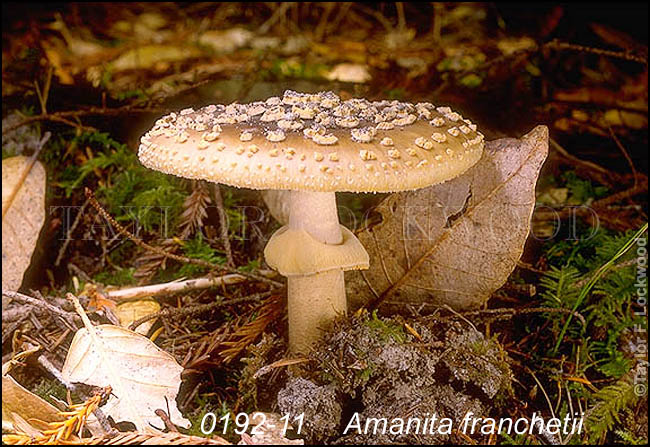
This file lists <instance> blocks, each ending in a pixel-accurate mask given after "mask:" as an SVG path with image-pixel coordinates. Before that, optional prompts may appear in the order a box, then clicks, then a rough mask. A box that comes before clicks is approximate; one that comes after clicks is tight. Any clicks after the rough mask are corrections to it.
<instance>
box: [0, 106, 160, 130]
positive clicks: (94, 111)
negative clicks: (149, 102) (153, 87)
mask: <svg viewBox="0 0 650 447" xmlns="http://www.w3.org/2000/svg"><path fill="white" fill-rule="evenodd" d="M159 112H162V113H167V112H169V110H167V109H160V108H134V107H133V106H132V105H126V106H123V107H118V108H114V109H110V108H106V107H90V108H88V109H83V110H64V111H61V112H53V113H45V114H43V113H41V114H40V115H35V116H28V117H26V118H25V119H23V120H22V121H19V122H17V123H15V124H12V125H11V126H8V127H6V128H3V129H2V132H3V133H5V132H11V131H12V130H15V129H17V128H19V127H22V126H25V125H27V124H30V123H34V122H38V121H55V122H59V123H64V124H67V125H69V126H73V127H78V128H80V129H83V130H89V131H94V130H97V129H95V128H94V127H90V126H82V125H80V124H79V123H75V122H74V121H71V120H69V119H67V118H79V117H81V116H88V115H106V116H115V115H121V114H123V113H159Z"/></svg>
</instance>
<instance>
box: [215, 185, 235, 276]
mask: <svg viewBox="0 0 650 447" xmlns="http://www.w3.org/2000/svg"><path fill="white" fill-rule="evenodd" d="M212 193H213V194H214V204H215V205H216V206H217V211H218V213H219V231H220V233H221V242H222V243H223V248H224V250H225V251H226V260H227V263H228V267H234V266H235V260H234V259H233V257H232V248H231V247H230V238H229V237H228V216H227V215H226V210H225V208H224V206H223V197H222V196H221V188H220V187H219V184H218V183H213V184H212Z"/></svg>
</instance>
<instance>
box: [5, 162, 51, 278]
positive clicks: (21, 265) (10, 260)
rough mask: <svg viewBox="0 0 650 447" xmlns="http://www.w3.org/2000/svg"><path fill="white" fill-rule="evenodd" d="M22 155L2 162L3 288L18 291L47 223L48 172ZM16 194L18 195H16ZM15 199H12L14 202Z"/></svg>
mask: <svg viewBox="0 0 650 447" xmlns="http://www.w3.org/2000/svg"><path fill="white" fill-rule="evenodd" d="M29 163H30V158H29V157H25V156H22V155H19V156H16V157H11V158H6V159H4V160H2V210H3V214H4V213H5V209H6V210H7V211H6V214H4V217H3V218H2V288H3V289H6V290H18V288H19V287H20V284H21V283H22V281H23V275H24V274H25V270H27V267H28V266H29V263H30V261H31V258H32V253H33V252H34V248H35V247H36V241H37V240H38V233H39V232H40V231H41V227H42V226H43V222H44V221H45V179H46V176H45V168H43V165H42V164H41V163H40V162H38V161H36V162H35V163H34V165H33V166H32V167H31V169H30V170H29V174H27V176H26V177H24V181H22V182H21V180H22V179H23V174H24V172H25V170H26V169H28V168H29ZM14 191H16V192H15V195H14ZM12 198H13V199H12Z"/></svg>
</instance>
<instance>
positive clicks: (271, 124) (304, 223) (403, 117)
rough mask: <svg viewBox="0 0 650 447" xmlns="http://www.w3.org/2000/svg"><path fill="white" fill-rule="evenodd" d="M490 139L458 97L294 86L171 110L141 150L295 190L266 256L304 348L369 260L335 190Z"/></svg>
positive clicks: (412, 174)
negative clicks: (343, 218) (446, 100)
mask: <svg viewBox="0 0 650 447" xmlns="http://www.w3.org/2000/svg"><path fill="white" fill-rule="evenodd" d="M482 150H483V135H482V134H481V133H480V132H478V131H477V130H476V125H474V124H473V123H472V122H471V121H469V120H467V119H464V118H463V117H461V116H460V115H459V114H458V113H455V112H453V111H452V110H451V109H450V108H448V107H436V106H434V105H433V104H430V103H418V104H411V103H404V102H400V101H385V100H384V101H368V100H366V99H350V100H347V101H342V100H341V99H340V98H339V97H338V96H337V95H335V94H334V93H332V92H321V93H316V94H307V93H297V92H293V91H290V90H289V91H286V92H285V93H284V95H283V96H282V97H272V98H268V99H267V100H266V101H263V102H262V101H258V102H253V103H250V104H238V103H234V104H230V105H209V106H206V107H203V108H200V109H198V110H194V109H191V108H190V109H185V110H182V111H180V112H178V113H171V114H169V115H167V116H164V117H162V118H160V119H159V120H158V121H156V123H155V125H154V127H153V128H152V129H151V130H150V131H149V132H147V133H146V134H145V135H144V136H143V137H142V140H141V144H140V148H139V152H138V155H139V158H140V161H141V162H142V163H143V164H144V165H145V166H147V167H149V168H151V169H156V170H159V171H162V172H165V173H168V174H174V175H178V176H181V177H186V178H191V179H204V180H208V181H213V182H219V183H225V184H228V185H232V186H237V187H245V188H253V189H271V190H290V191H291V192H290V199H289V222H288V223H287V224H286V225H285V226H283V227H282V228H280V229H279V230H278V231H277V232H276V233H275V234H273V236H272V237H271V239H270V240H269V241H268V244H267V246H266V248H265V250H264V256H265V259H266V262H267V263H268V264H269V266H271V267H272V268H274V269H276V270H277V271H278V272H280V273H281V274H282V275H284V276H286V277H287V285H288V287H287V288H288V291H287V293H288V313H289V347H290V351H291V352H294V353H304V352H306V351H307V350H308V349H309V348H310V347H311V346H312V345H313V343H314V342H315V341H316V340H317V339H318V337H319V336H320V330H322V329H323V328H325V327H326V326H327V324H328V323H330V322H331V321H332V320H333V319H334V318H335V317H337V316H338V315H341V314H345V313H346V310H347V305H346V298H345V284H344V277H343V272H344V271H346V270H353V269H367V268H368V254H367V252H366V251H365V249H364V248H363V246H362V245H361V243H360V242H359V240H358V239H357V238H356V236H355V235H354V234H353V233H352V232H351V231H350V230H348V229H347V228H345V227H343V226H341V225H340V224H339V219H338V213H337V207H336V196H335V193H336V192H337V191H349V192H395V191H404V190H413V189H418V188H422V187H425V186H429V185H432V184H436V183H440V182H444V181H446V180H448V179H451V178H453V177H456V176H458V175H460V174H461V173H463V172H464V171H465V170H467V169H468V168H470V167H471V166H472V165H474V163H476V162H477V161H478V160H479V158H480V157H481V153H482Z"/></svg>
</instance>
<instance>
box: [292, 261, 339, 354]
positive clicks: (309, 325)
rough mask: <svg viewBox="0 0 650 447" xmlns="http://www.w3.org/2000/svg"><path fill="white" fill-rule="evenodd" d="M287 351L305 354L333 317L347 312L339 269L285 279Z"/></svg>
mask: <svg viewBox="0 0 650 447" xmlns="http://www.w3.org/2000/svg"><path fill="white" fill-rule="evenodd" d="M287 287H288V294H287V295H288V298H289V301H288V308H289V309H288V310H289V349H290V351H291V352H293V353H303V354H306V353H307V352H308V351H309V349H310V348H311V347H312V346H313V345H314V343H315V342H316V341H317V340H318V339H319V338H320V336H321V334H322V332H323V330H326V329H327V328H328V326H329V325H330V324H331V323H332V320H334V319H335V318H336V317H338V316H340V315H345V314H346V313H347V304H346V300H345V283H344V279H343V271H342V270H338V269H337V270H330V271H327V272H323V273H316V274H314V275H306V276H290V277H288V278H287Z"/></svg>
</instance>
